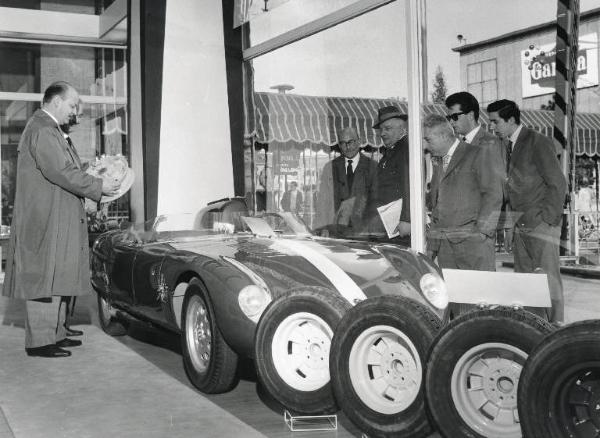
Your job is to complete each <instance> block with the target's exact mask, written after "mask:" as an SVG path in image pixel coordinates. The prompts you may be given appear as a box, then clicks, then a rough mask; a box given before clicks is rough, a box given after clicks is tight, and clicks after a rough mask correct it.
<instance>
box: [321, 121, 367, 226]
mask: <svg viewBox="0 0 600 438" xmlns="http://www.w3.org/2000/svg"><path fill="white" fill-rule="evenodd" d="M339 146H340V151H341V152H342V155H341V156H340V157H337V158H335V159H333V160H332V161H330V162H329V163H327V164H325V167H323V172H322V174H321V184H320V186H319V197H318V202H317V226H316V228H317V229H321V230H323V233H327V234H329V235H334V236H338V237H344V236H346V237H348V236H356V235H358V234H360V233H361V232H363V231H367V232H368V230H366V227H367V224H368V223H369V220H370V219H371V218H372V217H373V216H374V215H375V214H376V211H375V201H376V195H377V163H376V162H375V161H373V160H371V159H370V158H369V157H367V156H365V155H363V154H362V153H361V152H360V141H359V139H358V134H357V132H356V130H355V129H354V128H344V129H343V130H342V132H341V134H340V141H339Z"/></svg>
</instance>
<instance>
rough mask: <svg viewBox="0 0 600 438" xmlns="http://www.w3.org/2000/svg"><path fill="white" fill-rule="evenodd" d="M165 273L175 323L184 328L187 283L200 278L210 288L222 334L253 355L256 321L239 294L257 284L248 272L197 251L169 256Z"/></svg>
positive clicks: (235, 346) (233, 346)
mask: <svg viewBox="0 0 600 438" xmlns="http://www.w3.org/2000/svg"><path fill="white" fill-rule="evenodd" d="M162 274H163V275H164V277H165V282H166V283H167V284H169V285H170V288H171V290H172V291H173V292H172V299H171V312H172V318H171V319H172V321H173V324H174V325H175V326H176V327H177V328H178V329H181V313H182V306H183V298H184V296H185V291H186V288H187V283H188V282H189V280H190V279H191V278H193V277H196V278H199V279H200V280H201V281H202V282H203V283H204V285H205V286H206V289H207V291H208V294H209V296H210V300H211V302H212V305H213V309H214V311H215V315H216V318H217V325H218V326H219V329H220V331H221V334H222V335H223V338H224V339H225V341H226V342H227V344H229V346H230V347H231V348H233V349H234V350H235V351H236V352H238V353H239V354H243V355H246V356H250V355H251V354H252V348H253V338H254V331H255V330H256V323H255V322H253V321H252V320H250V319H249V318H248V317H247V316H246V315H245V314H244V313H243V312H242V310H241V309H240V307H239V304H238V294H239V292H240V291H241V290H242V289H243V288H244V287H246V286H248V285H251V284H254V283H253V282H252V281H251V280H250V279H249V278H248V276H247V275H245V274H244V273H242V272H240V271H239V270H238V269H236V268H235V267H233V266H231V265H229V264H227V263H226V262H224V261H222V260H217V259H214V258H211V257H207V256H202V255H198V254H189V255H187V256H178V257H174V258H167V259H165V261H164V262H163V266H162Z"/></svg>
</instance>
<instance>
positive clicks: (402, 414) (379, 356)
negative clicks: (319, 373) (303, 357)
mask: <svg viewBox="0 0 600 438" xmlns="http://www.w3.org/2000/svg"><path fill="white" fill-rule="evenodd" d="M439 328H440V320H439V318H438V317H437V316H436V314H435V313H433V312H432V311H431V310H429V309H428V308H427V307H425V306H423V305H422V304H420V303H417V302H415V301H413V300H411V299H408V298H405V297H399V296H393V295H384V296H380V297H375V298H369V299H367V300H365V301H363V302H361V303H359V304H358V305H356V306H355V307H354V308H352V309H350V310H349V311H348V313H347V314H346V315H345V316H344V318H343V319H342V322H340V324H339V325H338V328H337V330H336V333H335V336H334V337H333V342H332V348H331V359H330V365H329V368H330V373H331V380H332V383H333V391H334V394H335V398H336V400H337V402H338V404H339V406H340V408H341V409H342V411H343V412H344V413H345V414H346V416H347V417H348V418H349V419H350V421H352V422H353V423H354V424H355V425H356V426H357V427H358V428H359V429H361V430H362V431H363V432H365V433H366V434H367V435H368V436H369V437H396V438H401V437H407V438H408V437H411V438H418V437H425V436H428V435H429V433H430V432H431V428H430V426H429V422H428V420H427V415H426V411H425V402H424V391H423V386H424V385H423V383H424V379H423V376H424V372H425V357H426V355H427V350H428V349H429V346H430V344H431V342H432V340H433V339H434V337H435V334H436V333H437V331H438V330H439Z"/></svg>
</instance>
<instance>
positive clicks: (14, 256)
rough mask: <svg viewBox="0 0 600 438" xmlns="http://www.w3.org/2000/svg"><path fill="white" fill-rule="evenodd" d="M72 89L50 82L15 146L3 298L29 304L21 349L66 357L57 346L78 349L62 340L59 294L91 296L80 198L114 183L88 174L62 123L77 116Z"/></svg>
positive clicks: (113, 188)
mask: <svg viewBox="0 0 600 438" xmlns="http://www.w3.org/2000/svg"><path fill="white" fill-rule="evenodd" d="M78 103H79V95H78V93H77V91H76V90H75V89H74V88H73V87H72V86H71V85H70V84H68V83H67V82H62V81H61V82H55V83H53V84H51V85H50V86H49V87H48V88H47V89H46V91H45V93H44V98H43V102H42V108H41V109H40V110H38V111H36V112H35V113H34V114H33V116H32V117H31V119H30V120H29V121H28V123H27V126H26V127H25V130H24V131H23V134H22V136H21V140H20V142H19V146H18V149H17V150H18V158H17V184H16V194H15V206H14V213H13V220H12V224H11V240H10V244H9V248H8V254H7V263H6V276H5V280H4V288H3V291H2V293H3V295H4V296H7V297H10V298H17V299H22V300H26V304H25V351H26V352H27V354H28V355H29V356H41V357H65V356H70V355H71V352H70V351H68V350H64V349H63V348H61V347H73V346H76V345H80V344H81V341H74V340H71V339H69V338H67V337H66V334H65V330H64V325H63V323H64V318H65V314H66V308H65V306H61V305H60V302H61V297H62V296H78V295H83V294H86V293H88V292H89V288H90V273H89V254H88V251H89V250H88V236H87V223H86V217H85V211H84V205H83V199H84V198H85V197H87V198H90V199H92V200H95V201H99V200H100V198H101V196H102V194H106V195H112V194H115V193H116V192H117V191H118V189H119V186H120V182H119V181H108V180H103V179H101V178H95V177H93V176H91V175H88V174H87V173H86V172H84V171H83V170H82V169H81V161H80V160H79V157H78V156H77V153H76V152H75V151H74V150H73V149H72V148H71V146H70V145H69V143H67V140H66V139H65V137H64V136H63V133H62V131H61V129H60V127H59V126H60V125H61V124H64V123H67V122H68V121H69V118H70V117H71V116H73V115H74V114H75V113H76V110H77V105H78Z"/></svg>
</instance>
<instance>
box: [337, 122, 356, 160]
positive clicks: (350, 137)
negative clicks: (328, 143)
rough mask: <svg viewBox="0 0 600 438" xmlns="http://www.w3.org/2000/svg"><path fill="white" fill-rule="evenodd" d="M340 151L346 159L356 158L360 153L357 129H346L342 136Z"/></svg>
mask: <svg viewBox="0 0 600 438" xmlns="http://www.w3.org/2000/svg"><path fill="white" fill-rule="evenodd" d="M339 145H340V151H341V152H342V155H343V156H344V157H346V158H349V159H351V158H354V157H355V156H356V154H358V152H359V151H360V142H359V141H358V133H357V132H356V129H354V128H351V127H348V128H344V129H343V130H342V132H341V134H340V141H339Z"/></svg>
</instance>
